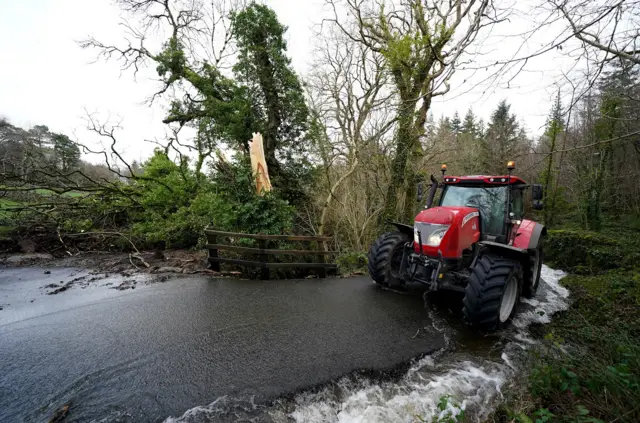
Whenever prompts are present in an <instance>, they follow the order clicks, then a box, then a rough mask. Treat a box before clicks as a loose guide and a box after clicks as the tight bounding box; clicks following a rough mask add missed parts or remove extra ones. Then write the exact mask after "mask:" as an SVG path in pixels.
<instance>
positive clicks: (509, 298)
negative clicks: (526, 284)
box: [500, 276, 518, 323]
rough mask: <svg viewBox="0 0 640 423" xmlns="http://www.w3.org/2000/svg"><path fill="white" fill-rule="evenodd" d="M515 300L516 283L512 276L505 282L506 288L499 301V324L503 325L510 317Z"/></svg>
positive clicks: (516, 294)
mask: <svg viewBox="0 0 640 423" xmlns="http://www.w3.org/2000/svg"><path fill="white" fill-rule="evenodd" d="M517 299H518V281H517V280H516V278H515V277H514V276H511V277H510V278H509V280H508V281H507V286H506V287H505V288H504V293H503V294H502V299H501V300H500V322H503V323H504V322H506V321H507V320H508V319H509V317H511V313H512V312H513V308H514V307H515V305H516V300H517Z"/></svg>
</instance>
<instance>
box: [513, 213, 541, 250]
mask: <svg viewBox="0 0 640 423" xmlns="http://www.w3.org/2000/svg"><path fill="white" fill-rule="evenodd" d="M546 234H547V228H546V227H545V226H544V225H542V224H540V223H538V222H534V221H533V220H527V219H525V220H523V221H522V224H521V225H520V227H519V228H518V232H517V234H516V238H515V240H514V241H513V246H514V247H517V248H520V249H523V250H529V251H535V250H536V249H537V248H538V244H539V243H540V239H541V238H542V237H543V236H544V235H546Z"/></svg>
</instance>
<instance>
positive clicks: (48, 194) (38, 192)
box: [34, 188, 85, 198]
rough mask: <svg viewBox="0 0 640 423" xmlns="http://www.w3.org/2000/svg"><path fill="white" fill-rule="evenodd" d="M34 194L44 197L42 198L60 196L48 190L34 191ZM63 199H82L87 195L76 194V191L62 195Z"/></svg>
mask: <svg viewBox="0 0 640 423" xmlns="http://www.w3.org/2000/svg"><path fill="white" fill-rule="evenodd" d="M34 192H35V193H36V194H39V195H42V196H47V197H50V196H56V195H58V194H56V193H55V192H54V191H51V190H48V189H43V188H41V189H36V190H34ZM60 195H61V196H62V197H70V198H78V197H82V196H84V195H85V194H84V193H82V192H76V191H69V192H65V193H64V194H60Z"/></svg>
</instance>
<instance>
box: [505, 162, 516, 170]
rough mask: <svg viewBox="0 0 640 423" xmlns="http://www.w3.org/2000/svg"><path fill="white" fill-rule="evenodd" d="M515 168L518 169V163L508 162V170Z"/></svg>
mask: <svg viewBox="0 0 640 423" xmlns="http://www.w3.org/2000/svg"><path fill="white" fill-rule="evenodd" d="M515 168H516V162H514V161H508V162H507V169H509V170H513V169H515Z"/></svg>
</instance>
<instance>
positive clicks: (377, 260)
mask: <svg viewBox="0 0 640 423" xmlns="http://www.w3.org/2000/svg"><path fill="white" fill-rule="evenodd" d="M410 241H411V239H410V237H409V235H407V234H405V233H402V232H388V233H386V234H384V235H381V236H380V237H379V238H378V239H377V240H376V242H374V243H373V245H371V248H369V255H368V259H369V274H370V275H371V278H372V279H373V280H374V282H375V283H377V284H378V285H382V286H388V287H391V288H400V287H402V286H404V284H405V281H404V280H403V279H402V277H401V276H400V268H401V266H402V258H403V256H404V249H405V245H406V244H407V243H408V242H410Z"/></svg>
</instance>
